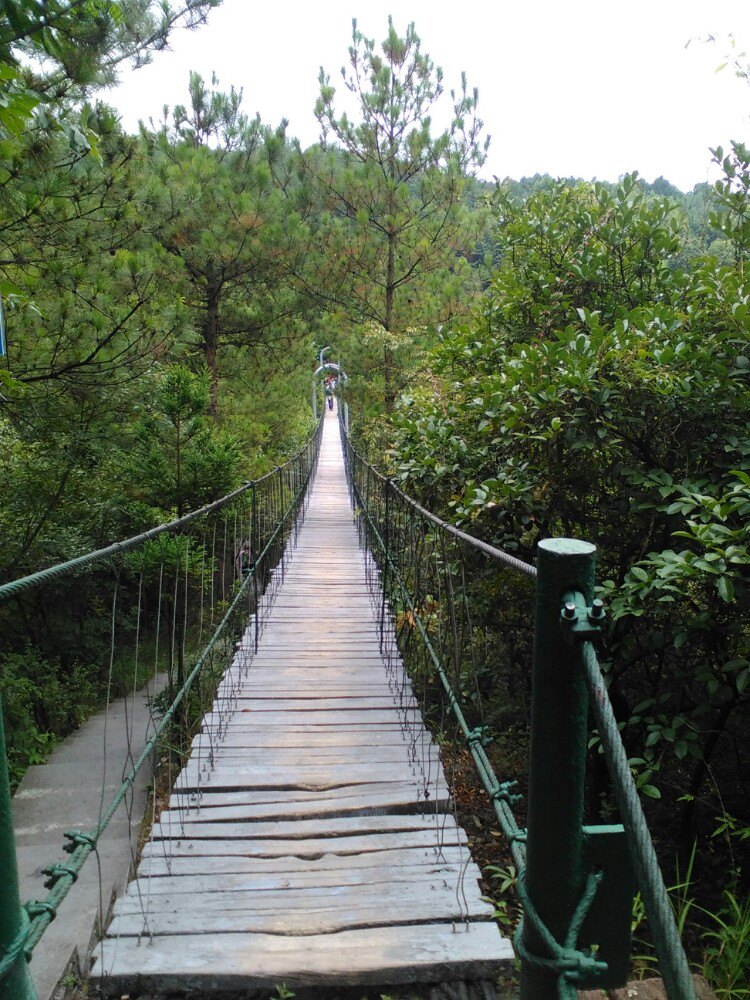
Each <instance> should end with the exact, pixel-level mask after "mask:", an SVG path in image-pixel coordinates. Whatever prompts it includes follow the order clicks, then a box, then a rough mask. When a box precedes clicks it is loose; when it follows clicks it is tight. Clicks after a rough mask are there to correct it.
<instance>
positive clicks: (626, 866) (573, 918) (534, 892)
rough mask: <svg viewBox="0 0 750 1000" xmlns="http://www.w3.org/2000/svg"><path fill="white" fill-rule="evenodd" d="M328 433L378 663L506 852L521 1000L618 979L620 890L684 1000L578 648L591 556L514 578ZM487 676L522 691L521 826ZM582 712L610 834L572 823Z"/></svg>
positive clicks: (683, 970) (586, 638)
mask: <svg viewBox="0 0 750 1000" xmlns="http://www.w3.org/2000/svg"><path fill="white" fill-rule="evenodd" d="M340 426H341V436H342V443H343V449H344V456H345V464H346V471H347V477H348V481H349V486H350V491H351V496H352V503H353V506H354V508H355V520H356V523H357V526H358V530H359V533H360V537H361V541H362V544H363V548H364V550H365V554H366V555H365V558H366V565H367V572H368V578H369V581H370V585H371V590H372V593H373V597H374V600H376V601H377V602H378V604H379V614H380V630H381V646H382V648H383V652H384V655H386V657H394V658H395V657H399V656H400V657H401V658H402V659H403V662H404V665H405V667H406V670H407V673H408V674H409V677H410V680H411V689H412V690H413V691H414V692H415V695H416V697H418V698H419V700H420V702H421V709H422V711H423V712H424V713H425V714H426V715H427V717H428V719H429V718H430V717H431V718H432V721H433V722H434V724H435V725H436V727H437V728H439V729H441V730H442V731H443V732H444V733H445V732H446V731H448V736H449V739H448V740H447V741H446V743H445V744H444V746H443V762H444V765H445V769H446V772H447V773H448V780H449V781H450V780H451V774H452V775H453V776H454V777H456V776H459V775H460V773H461V772H460V761H459V762H458V763H457V762H456V761H455V759H454V760H451V750H450V747H451V746H454V745H456V744H459V745H460V744H463V745H464V746H465V748H466V750H468V752H469V753H470V754H471V757H472V758H473V762H474V764H475V766H476V770H477V772H478V774H479V778H480V779H481V783H482V785H483V786H484V789H485V790H486V792H487V794H488V795H489V797H490V800H491V802H492V806H493V809H494V812H495V815H496V817H497V820H498V823H499V825H500V827H501V830H502V832H503V833H504V834H505V836H506V837H507V838H508V840H509V842H510V847H511V850H512V854H513V857H514V860H515V864H516V870H517V875H516V889H517V894H518V897H519V902H520V904H521V907H522V911H523V916H522V919H521V921H520V923H519V926H518V928H517V930H516V933H515V938H514V943H515V947H516V952H517V955H518V956H519V958H520V960H521V995H522V998H523V1000H548V998H549V1000H552V998H557V997H559V998H563V1000H564V998H575V997H576V996H577V990H578V989H596V988H602V989H610V988H616V987H619V986H622V985H623V984H624V983H625V982H626V979H627V976H628V972H629V967H630V947H631V941H630V933H631V916H632V900H633V877H634V878H635V882H636V884H637V886H638V889H639V891H640V893H641V897H642V899H643V903H644V907H645V910H646V915H647V920H648V925H649V929H650V933H651V937H652V940H653V943H654V947H655V950H656V953H657V958H658V963H659V968H660V971H661V974H662V977H663V979H664V982H665V986H666V989H667V994H668V996H669V998H670V1000H695V987H694V984H693V980H692V977H691V975H690V970H689V966H688V962H687V958H686V956H685V952H684V949H683V947H682V943H681V941H680V937H679V933H678V930H677V926H676V923H675V919H674V915H673V912H672V908H671V905H670V901H669V897H668V893H667V890H666V887H665V883H664V879H663V877H662V874H661V871H660V869H659V865H658V862H657V858H656V853H655V851H654V846H653V843H652V840H651V837H650V834H649V832H648V828H647V825H646V821H645V818H644V815H643V811H642V808H641V804H640V801H639V797H638V792H637V789H636V785H635V782H634V779H633V776H632V773H631V770H630V766H629V764H628V760H627V755H626V753H625V749H624V746H623V743H622V740H621V738H620V733H619V730H618V727H617V723H616V720H615V717H614V713H613V710H612V705H611V703H610V700H609V697H608V694H607V689H606V684H605V681H604V677H603V674H602V671H601V669H600V666H599V662H598V659H597V654H596V651H595V648H594V642H595V640H596V638H597V636H598V634H599V632H600V631H601V627H602V624H603V620H604V609H603V607H602V604H601V601H598V600H597V599H596V598H595V593H594V563H595V551H596V550H595V546H593V545H591V544H590V543H587V542H582V541H576V540H572V539H549V540H546V541H542V542H540V543H539V545H538V547H537V561H536V565H530V564H529V563H526V562H524V561H522V560H521V559H519V558H517V557H516V556H515V555H513V554H512V553H509V552H505V551H503V550H501V549H498V548H495V547H494V546H492V545H489V544H487V543H486V542H483V541H481V540H479V539H476V538H473V537H472V536H471V535H469V534H467V533H466V532H463V531H461V530H459V529H458V528H456V527H455V526H454V525H451V524H448V523H446V522H445V521H443V520H441V519H440V518H439V517H436V516H435V515H434V514H433V513H431V512H430V511H429V510H426V509H425V508H424V507H422V506H421V505H420V504H419V503H417V502H416V501H415V500H413V499H412V498H411V497H409V496H407V495H406V494H405V493H404V492H403V491H402V490H401V489H400V488H399V487H398V486H397V485H396V483H395V482H394V481H393V480H392V479H388V478H386V477H385V476H383V475H382V474H381V473H380V472H378V470H377V469H375V468H374V467H373V466H372V465H371V464H369V463H368V462H367V461H366V460H365V459H364V458H363V457H362V456H361V455H360V454H359V453H358V452H357V451H356V449H355V448H354V446H353V445H352V442H351V439H350V437H349V435H348V434H347V432H346V430H345V428H344V425H343V422H341V424H340ZM488 622H489V623H490V625H489V626H488V624H487V623H488ZM532 633H533V652H531V648H530V647H531V646H532V642H531V641H530V640H531V636H532ZM392 637H395V638H392ZM529 659H531V661H532V662H531V672H530V673H531V680H530V685H529V667H528V660H529ZM500 670H502V671H503V673H504V676H503V678H502V683H504V684H505V685H506V688H507V687H509V688H510V689H511V690H513V691H514V692H515V696H516V699H517V700H518V699H520V698H523V697H524V695H525V694H526V692H527V691H529V688H530V700H531V732H530V751H529V774H528V808H527V815H526V825H525V827H523V826H521V825H520V824H519V822H518V821H517V820H516V818H515V814H514V807H517V805H518V803H519V802H520V801H521V796H520V795H519V794H517V790H514V787H513V786H514V783H513V782H507V781H502V780H501V779H500V778H499V777H498V775H497V774H496V771H495V768H494V766H493V762H492V760H491V756H492V750H491V748H490V744H491V743H492V735H493V732H494V733H498V732H502V731H503V730H506V731H507V729H508V727H511V728H512V718H511V717H509V716H508V715H506V714H505V713H504V706H503V705H502V702H501V701H500V699H499V698H498V694H499V692H500V691H501V690H502V687H501V679H500V678H499V677H498V676H497V674H498V672H499V671H500ZM490 695H493V697H490ZM589 707H590V708H591V711H592V714H593V718H594V720H595V724H596V727H597V729H598V737H599V740H600V742H601V746H602V750H603V753H604V757H605V759H606V762H607V767H608V771H609V776H610V781H611V787H612V790H613V793H614V797H615V799H616V802H617V806H618V809H619V813H620V817H621V821H622V825H606V826H602V825H594V826H592V825H586V824H585V822H584V786H585V770H586V767H585V765H586V755H587V747H588V741H589V737H590V735H591V734H590V732H589V723H588V720H589ZM449 718H452V720H453V722H452V725H453V732H452V734H451V732H450V726H449V725H448V719H449ZM451 736H452V738H451ZM507 742H508V741H507V738H506V745H507Z"/></svg>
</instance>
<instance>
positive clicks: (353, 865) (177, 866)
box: [138, 844, 469, 879]
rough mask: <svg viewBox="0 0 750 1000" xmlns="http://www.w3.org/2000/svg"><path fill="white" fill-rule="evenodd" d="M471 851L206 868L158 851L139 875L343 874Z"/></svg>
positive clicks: (224, 862)
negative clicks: (205, 873) (204, 873)
mask: <svg viewBox="0 0 750 1000" xmlns="http://www.w3.org/2000/svg"><path fill="white" fill-rule="evenodd" d="M468 861H469V852H468V850H467V848H466V847H465V846H464V845H457V844H446V845H445V846H444V847H443V848H442V850H439V849H438V847H437V845H435V844H431V845H430V846H429V847H424V846H419V845H416V846H414V847H397V848H394V849H393V850H390V851H382V852H379V851H372V852H369V853H365V854H346V855H341V856H339V855H337V854H321V855H320V857H314V858H300V857H296V856H294V855H290V856H287V857H283V856H282V857H273V858H257V857H252V858H249V857H244V856H241V855H236V854H234V855H225V856H223V857H218V856H214V857H212V858H211V863H210V865H206V860H205V857H204V856H203V855H198V856H196V857H193V856H192V855H191V854H189V853H188V854H187V855H185V856H184V857H168V856H167V855H166V854H165V852H164V851H162V852H161V853H159V852H155V853H153V854H151V855H149V856H148V857H146V858H144V859H143V861H142V862H141V864H140V866H139V869H138V875H139V878H143V879H148V878H150V879H154V878H157V877H162V876H172V875H195V874H196V873H203V872H206V871H207V870H209V869H210V871H211V872H212V873H213V874H214V875H216V876H218V875H223V874H232V873H234V874H243V873H259V872H260V873H264V874H271V873H277V874H289V873H298V872H319V873H332V872H335V873H337V874H338V873H341V872H347V873H348V872H351V871H357V870H359V869H373V868H382V867H383V866H385V865H388V866H389V867H392V868H401V867H412V866H413V865H418V864H422V865H434V864H442V863H445V864H466V863H468Z"/></svg>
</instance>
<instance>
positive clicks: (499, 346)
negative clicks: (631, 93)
mask: <svg viewBox="0 0 750 1000" xmlns="http://www.w3.org/2000/svg"><path fill="white" fill-rule="evenodd" d="M735 154H736V160H734V161H733V164H734V167H733V169H735V170H736V174H731V171H728V175H727V179H726V180H725V182H723V185H722V186H721V192H722V193H723V195H724V197H723V199H722V201H721V202H720V203H719V204H718V205H717V206H716V216H715V218H714V224H715V226H716V227H720V229H721V231H722V232H723V233H724V234H725V235H726V237H727V239H731V241H732V246H733V254H732V256H733V258H734V259H735V261H736V262H735V263H733V264H731V265H726V264H722V263H721V262H719V261H717V260H716V259H714V258H710V257H703V258H699V257H695V258H692V259H691V262H690V265H689V267H687V269H684V270H683V269H682V268H680V267H678V266H676V261H677V259H678V258H681V259H682V250H683V245H682V243H681V232H683V231H682V230H681V225H680V222H679V219H678V218H677V216H676V214H675V211H674V208H673V206H671V205H670V204H669V203H668V202H667V201H665V200H664V199H663V198H661V197H654V196H652V195H651V194H649V193H647V192H645V191H644V189H643V188H642V186H641V185H640V184H639V183H638V182H637V178H636V177H635V176H628V177H625V178H624V179H623V180H622V182H621V183H620V184H619V185H618V186H617V187H616V188H614V189H610V188H607V187H605V186H603V185H594V186H591V185H587V184H574V185H570V184H566V183H551V184H550V185H548V186H544V187H542V188H541V189H539V190H537V191H535V192H533V193H532V194H531V195H530V196H529V197H528V198H527V200H526V201H525V202H524V203H523V204H521V205H519V204H518V203H517V202H515V201H514V200H513V199H512V198H510V197H509V196H508V194H507V192H505V191H503V190H501V191H500V192H499V194H498V196H497V200H496V209H497V211H498V228H497V233H498V242H499V258H500V263H499V266H498V268H497V270H496V271H495V273H494V274H493V275H492V278H491V280H490V282H489V285H488V288H487V291H486V293H485V295H484V297H483V300H482V302H481V304H480V307H479V309H478V310H477V314H476V316H475V319H474V321H473V322H471V323H462V324H456V325H454V327H453V328H452V329H451V330H450V332H446V333H445V334H444V336H443V339H442V342H441V343H440V345H439V346H438V347H437V348H436V349H435V350H434V351H433V353H432V354H431V355H430V356H429V364H430V369H431V371H430V374H429V376H427V377H426V378H424V379H423V380H422V382H421V384H418V385H416V386H415V387H414V388H413V389H412V391H411V392H410V393H408V394H406V395H405V397H404V398H403V400H402V402H401V405H400V408H399V410H398V412H397V414H396V417H395V433H393V434H392V438H393V442H392V449H391V455H390V461H391V464H392V469H393V471H394V472H395V473H396V474H397V475H398V476H399V477H400V478H401V480H402V481H403V482H404V484H405V486H406V488H407V490H408V491H409V492H413V493H414V492H416V493H417V494H419V495H420V496H421V497H422V499H423V500H424V501H425V502H426V503H427V505H428V506H430V507H432V508H433V509H437V510H438V512H441V511H442V512H445V513H447V515H448V516H449V517H451V518H452V519H453V520H455V521H456V522H458V523H459V524H464V525H466V526H468V528H469V530H471V532H472V533H474V534H476V535H479V536H480V537H482V538H485V539H487V540H488V541H491V542H493V543H494V544H498V545H500V546H502V547H504V548H506V549H509V550H511V551H513V550H515V551H516V552H518V553H519V554H520V555H521V556H523V557H524V558H527V559H533V556H534V548H535V545H536V543H537V542H538V540H539V539H541V538H545V537H549V536H554V535H562V536H568V537H580V538H587V539H590V540H592V541H595V542H596V543H597V545H598V547H599V557H598V559H599V579H600V580H602V581H603V582H602V585H601V589H602V594H603V596H605V597H606V598H607V602H608V604H609V607H610V614H609V627H608V635H607V643H606V650H605V653H604V655H603V660H604V667H605V671H606V673H607V678H608V683H609V689H610V695H611V697H612V699H613V703H614V705H615V709H616V712H617V715H618V720H619V721H620V725H621V729H622V732H623V738H624V740H625V743H626V748H627V750H628V755H629V757H630V760H631V766H632V768H633V770H634V773H635V775H636V779H637V782H638V785H639V787H640V789H641V792H642V793H643V794H644V795H645V796H646V797H647V798H649V797H650V798H652V799H659V798H660V797H661V798H662V799H663V800H664V801H665V802H669V803H674V802H676V800H678V799H679V801H680V805H679V807H678V812H679V821H680V822H679V824H678V825H677V827H676V829H674V831H673V835H674V836H675V838H676V839H677V840H678V842H680V841H681V843H682V845H683V846H684V845H685V844H687V843H690V842H692V839H693V836H694V832H695V829H696V822H697V820H698V818H702V823H703V829H704V832H705V831H706V824H707V823H708V822H710V821H711V819H712V817H713V816H715V815H716V811H717V806H718V807H719V808H720V809H721V810H722V811H724V810H725V808H729V806H728V805H727V806H726V807H725V806H724V804H723V803H722V799H723V798H727V799H728V800H729V802H730V803H731V804H732V807H733V808H734V809H736V810H738V811H739V815H740V816H743V805H742V803H741V800H740V798H739V796H738V794H737V791H736V789H737V788H738V787H739V781H740V780H741V778H742V770H741V769H742V764H741V761H740V760H737V761H735V759H734V755H733V753H728V752H726V750H727V749H728V748H729V747H731V746H732V745H733V744H734V743H735V741H737V744H738V745H741V746H746V745H747V740H746V735H745V734H746V732H747V728H746V727H747V721H748V717H749V716H750V695H749V690H750V647H749V646H748V633H747V627H746V621H747V614H748V610H749V609H750V589H749V584H750V575H749V571H748V567H749V566H750V536H749V535H748V529H747V513H748V511H749V510H750V506H749V505H750V479H748V475H749V474H750V467H749V466H748V456H750V392H749V391H748V381H747V373H748V371H749V370H750V360H748V359H749V358H750V319H749V315H748V308H747V303H748V295H750V287H748V285H747V282H746V279H745V275H744V269H743V268H744V255H745V245H744V239H745V233H744V222H742V219H741V213H740V208H739V201H738V199H737V198H735V194H736V193H737V192H741V191H745V186H746V181H747V176H746V175H747V173H748V168H747V166H746V165H745V163H744V160H743V159H742V157H743V155H744V154H743V153H742V151H741V150H736V151H735ZM730 166H731V164H730ZM596 746H597V743H596V740H594V741H593V743H592V749H595V748H596ZM722 748H724V750H725V752H721V750H722ZM600 791H601V793H602V796H603V801H605V802H606V798H607V795H606V785H605V786H604V787H602V788H601V789H600Z"/></svg>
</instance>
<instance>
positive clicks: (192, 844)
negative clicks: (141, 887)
mask: <svg viewBox="0 0 750 1000" xmlns="http://www.w3.org/2000/svg"><path fill="white" fill-rule="evenodd" d="M175 835H176V836H175V837H174V839H173V840H172V841H171V842H170V843H169V845H168V847H167V850H168V851H169V854H170V856H171V857H173V858H174V857H179V856H180V855H182V856H184V857H196V858H197V857H198V856H199V855H203V856H204V857H212V856H214V855H215V856H218V857H221V856H222V855H225V854H238V855H240V857H246V858H253V857H255V858H282V857H285V856H286V855H290V856H293V857H296V858H315V857H317V856H318V855H320V854H341V855H348V854H366V853H372V852H373V851H388V850H396V849H399V848H403V847H431V846H432V845H433V844H435V842H436V841H438V842H440V843H443V844H446V845H447V846H450V847H454V846H456V845H457V844H465V843H466V834H465V833H464V832H463V830H458V831H456V830H447V831H446V833H445V836H443V837H441V836H440V835H439V831H438V832H437V833H436V831H435V830H410V831H408V832H406V833H377V834H371V835H370V836H365V837H322V838H321V837H318V838H314V837H311V838H310V839H309V840H223V839H222V840H187V839H183V838H182V837H180V834H179V829H177V830H175ZM163 852H164V844H163V842H162V841H158V840H157V841H150V842H149V843H148V844H146V846H145V847H144V848H143V857H149V856H150V855H152V854H160V853H163Z"/></svg>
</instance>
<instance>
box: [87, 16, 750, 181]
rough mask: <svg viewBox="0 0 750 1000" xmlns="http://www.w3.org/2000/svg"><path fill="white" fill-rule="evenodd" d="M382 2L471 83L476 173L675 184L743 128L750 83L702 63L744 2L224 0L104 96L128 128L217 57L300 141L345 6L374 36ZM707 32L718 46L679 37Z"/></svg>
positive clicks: (724, 46) (744, 134)
mask: <svg viewBox="0 0 750 1000" xmlns="http://www.w3.org/2000/svg"><path fill="white" fill-rule="evenodd" d="M389 12H392V13H393V15H394V22H395V26H396V28H397V29H399V30H400V31H401V33H403V31H404V29H405V27H406V24H407V23H408V22H409V21H414V22H415V23H416V29H417V33H418V34H419V36H420V37H421V39H422V47H423V50H424V51H425V52H427V53H429V55H430V56H431V58H432V59H433V61H434V62H435V63H436V64H437V65H439V66H442V67H443V69H444V71H445V83H446V89H447V90H449V89H450V88H451V87H452V86H454V85H458V82H459V78H460V73H461V70H465V71H466V73H467V76H468V81H469V85H470V86H478V87H479V93H480V107H479V110H480V115H481V117H482V118H483V119H484V122H485V128H486V131H487V132H489V134H490V135H491V136H492V143H491V146H490V155H489V158H488V161H487V164H486V166H485V167H484V168H483V170H482V171H481V173H482V175H483V176H486V177H488V178H491V177H492V176H493V175H497V176H498V177H501V178H502V177H506V176H510V177H514V178H520V177H522V176H524V175H531V174H534V173H537V172H539V173H545V172H548V173H550V174H553V175H555V176H569V175H573V176H578V177H585V178H591V177H598V178H600V179H603V180H616V179H617V177H618V176H620V175H621V174H623V173H625V172H627V171H630V170H638V171H639V173H640V174H641V175H642V176H643V177H645V178H646V179H647V180H653V179H654V178H655V177H657V176H659V175H660V174H663V175H664V176H665V177H667V178H668V179H669V180H670V181H671V182H672V183H673V184H676V185H677V186H678V187H680V188H682V189H683V190H689V189H690V188H691V187H692V186H693V184H695V183H697V182H698V181H705V180H709V179H711V178H712V177H713V173H712V172H711V169H710V164H709V160H710V154H709V152H708V148H709V146H716V145H717V144H724V145H725V146H726V145H727V143H728V141H729V139H732V138H734V139H740V140H743V141H747V139H748V133H749V132H750V86H748V85H747V84H746V83H744V82H743V81H741V80H738V79H737V78H736V77H735V76H734V75H733V73H732V72H731V70H730V69H729V68H727V69H726V70H724V72H721V73H716V72H715V70H716V67H717V66H718V65H719V64H720V63H721V62H723V61H724V56H725V54H726V52H727V51H728V50H729V42H728V35H729V34H730V33H732V34H734V36H735V38H736V39H737V43H738V48H739V51H742V50H743V49H744V48H745V46H747V47H748V50H749V51H750V4H749V3H748V2H747V0H629V2H627V3H624V2H620V0H618V2H614V0H535V2H529V0H527V2H525V3H524V2H523V0H515V2H508V0H495V2H493V3H486V2H484V3H483V2H481V0H473V3H463V4H461V3H456V2H455V0H453V2H446V0H399V2H398V3H394V2H391V3H390V4H383V3H381V0H367V2H361V0H360V2H357V0H323V2H322V3H311V2H310V0H284V2H283V3H282V2H275V3H273V2H271V3H268V2H266V3H265V4H263V5H261V4H256V3H251V2H250V0H224V2H223V4H222V6H221V7H219V8H218V9H217V10H215V11H214V12H213V13H212V14H211V16H210V19H209V23H208V25H206V26H205V27H204V28H201V29H199V30H198V31H197V32H185V31H182V32H179V33H175V34H174V35H173V37H172V41H171V51H169V52H164V53H159V54H157V55H155V56H154V61H153V64H152V65H151V66H147V67H145V68H143V69H141V70H138V71H137V72H126V73H124V74H123V77H122V83H121V85H120V86H119V87H118V88H117V89H116V90H113V91H110V92H109V94H108V95H106V100H108V101H109V102H110V103H112V104H114V105H115V107H116V108H117V109H118V110H119V111H120V113H121V114H122V117H123V124H124V125H125V127H126V128H129V129H132V130H134V129H135V128H136V127H137V124H138V120H139V119H141V118H143V119H146V120H147V119H148V118H149V117H155V118H159V117H160V116H161V109H162V107H163V105H164V104H169V105H170V106H171V105H174V104H177V103H184V102H185V101H186V98H187V80H188V73H189V70H191V69H195V70H197V71H198V72H200V73H201V74H202V75H203V76H204V77H205V78H206V79H209V80H210V77H211V72H212V71H215V72H216V74H217V76H218V77H219V81H220V84H221V86H222V87H223V88H224V89H227V90H228V89H229V86H230V85H231V84H234V85H235V86H236V87H242V88H243V89H244V108H245V110H246V111H247V112H248V113H250V114H254V113H255V112H256V111H258V112H260V115H261V118H262V119H263V120H264V121H265V122H267V123H268V124H276V123H277V122H278V121H279V120H280V119H281V118H282V117H284V118H287V119H288V120H289V123H290V126H289V132H290V134H291V135H296V136H297V137H298V138H299V139H300V140H301V142H302V144H303V145H309V144H310V143H312V142H315V141H316V140H317V138H318V124H317V122H316V120H315V117H314V115H313V112H312V108H313V105H314V103H315V98H316V96H317V92H318V84H317V76H318V70H319V67H320V66H321V65H322V66H324V67H325V69H326V71H327V72H328V73H330V76H331V80H332V82H333V83H334V84H337V83H338V82H341V78H340V72H339V71H340V68H341V66H343V65H344V64H345V63H346V61H347V56H348V46H349V44H350V42H351V19H352V17H353V16H356V17H357V19H358V22H359V27H360V28H361V30H362V31H363V32H364V33H365V34H366V35H368V36H369V37H374V38H375V39H376V40H378V41H379V40H380V39H381V38H383V37H384V36H385V33H386V27H387V16H388V13H389ZM709 33H710V34H713V35H715V36H716V38H717V42H716V44H713V45H705V44H702V43H701V42H700V41H695V42H693V43H692V44H691V45H690V46H689V47H688V48H687V49H686V48H685V45H686V43H687V42H688V41H689V40H690V39H702V38H704V37H705V36H706V35H708V34H709ZM748 59H749V60H750V56H749V57H748Z"/></svg>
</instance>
